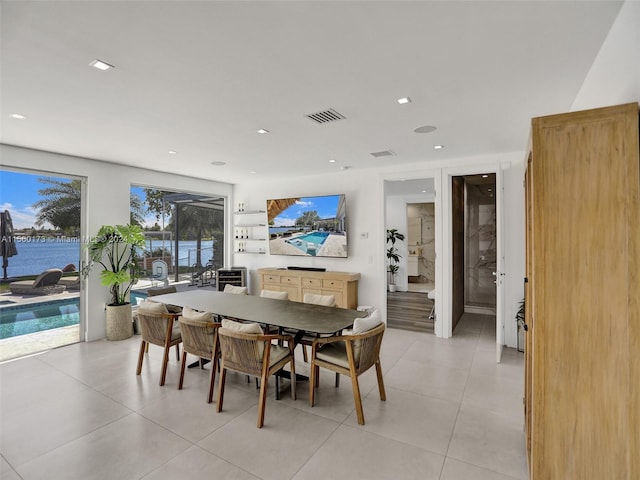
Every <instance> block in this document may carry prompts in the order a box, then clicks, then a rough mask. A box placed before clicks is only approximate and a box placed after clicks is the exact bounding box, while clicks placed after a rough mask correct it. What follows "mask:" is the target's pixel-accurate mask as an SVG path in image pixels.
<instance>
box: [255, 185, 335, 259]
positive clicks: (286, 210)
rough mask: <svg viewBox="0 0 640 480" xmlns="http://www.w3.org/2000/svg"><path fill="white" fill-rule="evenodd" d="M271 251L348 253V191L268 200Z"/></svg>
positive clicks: (323, 254) (311, 254) (310, 254)
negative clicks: (345, 192)
mask: <svg viewBox="0 0 640 480" xmlns="http://www.w3.org/2000/svg"><path fill="white" fill-rule="evenodd" d="M267 220H268V222H269V253H270V254H271V255H295V256H307V257H338V258H346V257H347V227H346V206H345V195H344V194H340V195H321V196H314V197H297V198H279V199H273V200H267Z"/></svg>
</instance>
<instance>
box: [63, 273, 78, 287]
mask: <svg viewBox="0 0 640 480" xmlns="http://www.w3.org/2000/svg"><path fill="white" fill-rule="evenodd" d="M58 285H63V286H65V287H66V288H67V290H79V289H80V275H69V276H66V277H64V276H63V277H62V278H60V280H58Z"/></svg>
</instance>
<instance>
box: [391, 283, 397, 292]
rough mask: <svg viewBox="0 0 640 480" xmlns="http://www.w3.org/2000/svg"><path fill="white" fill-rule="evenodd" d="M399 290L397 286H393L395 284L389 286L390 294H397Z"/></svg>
mask: <svg viewBox="0 0 640 480" xmlns="http://www.w3.org/2000/svg"><path fill="white" fill-rule="evenodd" d="M397 288H398V287H397V286H396V285H395V284H393V283H390V284H389V291H390V292H395V291H396V290H397Z"/></svg>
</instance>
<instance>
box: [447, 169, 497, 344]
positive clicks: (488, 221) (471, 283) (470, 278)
mask: <svg viewBox="0 0 640 480" xmlns="http://www.w3.org/2000/svg"><path fill="white" fill-rule="evenodd" d="M451 206H452V259H453V263H452V283H453V292H452V327H453V331H454V332H455V327H456V325H457V324H458V322H459V321H460V319H461V318H462V315H463V314H464V313H465V312H466V313H479V314H488V315H495V314H496V305H497V299H496V293H497V292H496V277H495V275H496V272H497V264H496V262H497V208H496V175H495V174H494V173H489V174H478V175H463V176H455V177H452V204H451Z"/></svg>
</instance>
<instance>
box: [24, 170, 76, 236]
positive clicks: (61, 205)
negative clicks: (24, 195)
mask: <svg viewBox="0 0 640 480" xmlns="http://www.w3.org/2000/svg"><path fill="white" fill-rule="evenodd" d="M38 181H39V182H40V183H44V184H47V185H49V186H48V187H45V188H41V189H40V190H38V194H39V195H40V196H42V197H44V198H42V199H41V200H38V201H37V202H36V203H34V204H33V208H35V209H36V210H39V211H38V214H37V215H36V225H37V226H39V227H41V226H42V225H44V224H45V223H50V224H51V225H53V226H54V227H55V228H57V229H59V230H62V231H63V232H64V233H65V234H67V235H72V236H78V235H79V234H80V206H81V202H80V196H81V187H82V184H81V182H80V180H69V181H65V180H61V179H57V178H52V177H39V178H38Z"/></svg>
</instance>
